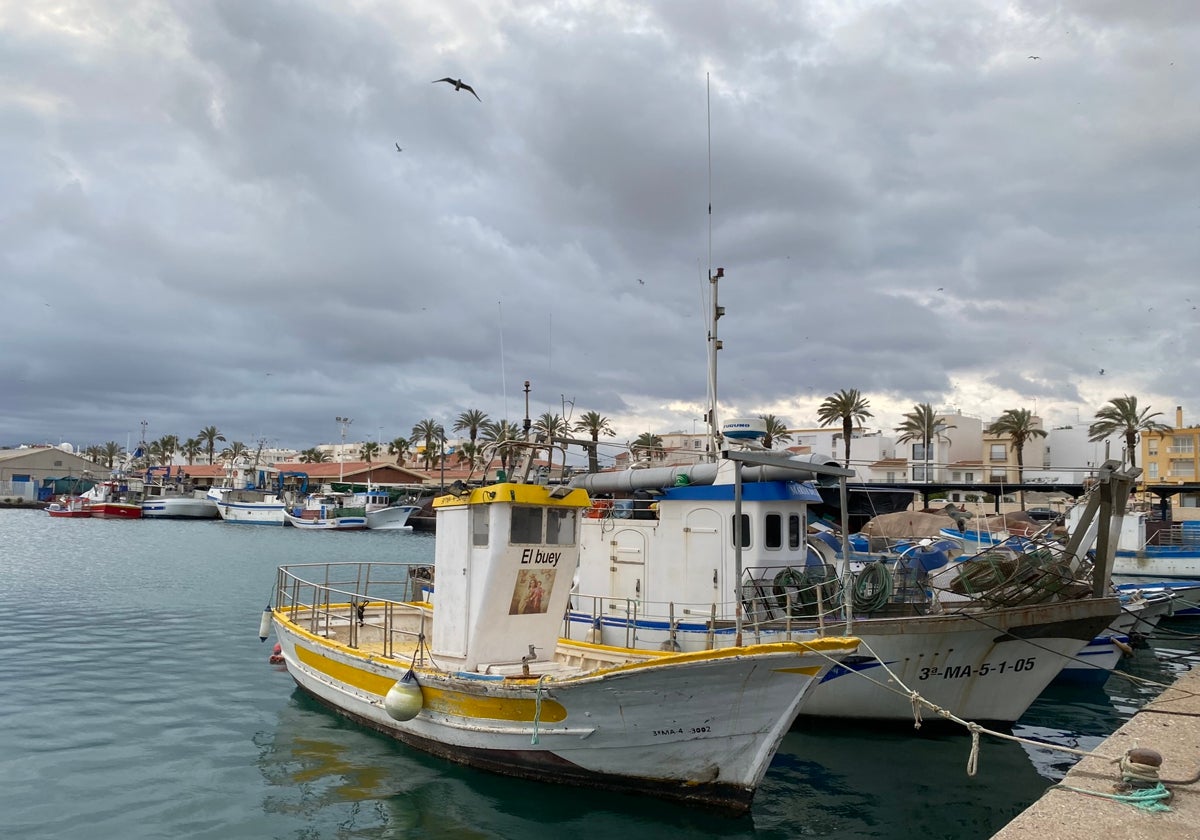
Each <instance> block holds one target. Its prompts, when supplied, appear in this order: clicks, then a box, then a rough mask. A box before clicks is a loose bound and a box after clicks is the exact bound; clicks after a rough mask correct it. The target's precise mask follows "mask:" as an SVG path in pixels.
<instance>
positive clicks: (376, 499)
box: [354, 489, 421, 531]
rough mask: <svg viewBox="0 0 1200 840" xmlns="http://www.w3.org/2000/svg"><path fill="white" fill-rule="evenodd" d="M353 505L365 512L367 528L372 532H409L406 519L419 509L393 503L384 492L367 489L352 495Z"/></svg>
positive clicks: (410, 528)
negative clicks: (359, 506)
mask: <svg viewBox="0 0 1200 840" xmlns="http://www.w3.org/2000/svg"><path fill="white" fill-rule="evenodd" d="M354 501H355V504H361V505H362V507H363V510H364V511H366V516H367V527H368V528H370V529H371V530H373V531H411V530H412V529H413V526H412V525H409V524H408V517H410V516H412V515H413V514H414V513H415V512H417V511H418V510H420V509H421V508H420V507H419V506H417V505H411V504H404V503H393V502H392V496H391V494H390V493H388V492H387V491H386V490H379V489H367V490H365V491H362V492H359V493H355V494H354Z"/></svg>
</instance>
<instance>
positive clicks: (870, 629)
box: [570, 453, 1120, 722]
mask: <svg viewBox="0 0 1200 840" xmlns="http://www.w3.org/2000/svg"><path fill="white" fill-rule="evenodd" d="M727 455H728V459H727V460H725V461H722V462H719V463H718V464H707V465H697V466H696V467H691V468H657V469H656V468H650V469H641V470H630V471H628V472H617V473H598V474H595V475H590V476H583V477H581V478H579V479H576V480H575V481H574V482H573V483H574V484H576V485H578V486H580V487H583V488H585V489H587V490H588V491H589V492H591V493H601V494H602V493H610V492H611V493H621V492H626V493H627V492H629V491H630V490H636V489H643V490H646V491H649V490H650V489H652V488H653V490H654V492H653V494H652V495H651V496H650V498H652V499H653V501H652V502H649V503H646V502H645V500H643V505H644V507H643V508H641V509H640V510H639V509H638V508H637V507H636V505H637V504H638V502H637V501H635V502H634V504H635V509H634V510H633V512H632V513H631V515H630V516H628V517H621V516H614V515H613V514H612V511H613V510H614V509H618V508H616V507H615V505H616V502H615V501H614V502H601V503H600V506H598V507H596V508H594V509H593V510H592V511H589V515H587V516H585V517H584V519H583V523H582V533H581V537H580V546H581V556H580V571H579V581H578V587H577V589H576V596H575V597H574V598H573V599H572V604H573V609H572V610H571V614H570V621H571V627H572V631H571V635H572V637H575V638H588V639H591V640H594V641H597V642H601V643H606V644H625V645H631V646H637V647H645V648H662V647H667V648H676V649H681V650H684V651H698V650H710V649H719V648H720V647H721V646H722V645H727V644H732V643H733V640H734V639H735V638H736V637H737V634H738V632H739V629H738V626H737V625H738V615H739V613H740V614H741V615H742V616H743V617H744V618H743V622H742V625H743V626H742V627H741V630H740V632H741V633H742V635H743V637H744V638H749V639H751V640H753V641H756V642H766V641H773V640H780V639H797V638H810V637H811V636H812V635H813V634H818V633H820V632H829V631H830V630H832V629H835V628H843V629H845V632H853V634H854V635H855V636H858V637H859V638H861V639H862V641H863V647H862V651H861V652H860V653H859V654H858V655H856V656H853V657H849V658H847V660H846V661H844V662H843V663H842V665H841V666H839V667H838V668H835V669H833V670H832V671H831V672H830V674H828V675H827V676H826V677H825V678H824V679H823V681H822V683H821V684H820V685H819V686H817V688H816V689H814V690H813V691H812V692H811V693H810V695H809V696H808V698H806V700H805V702H804V704H803V705H802V707H801V710H800V714H801V715H804V716H813V717H831V718H853V719H875V720H909V721H911V720H912V715H913V707H912V701H911V698H910V697H909V696H908V695H907V693H906V692H904V691H902V690H897V686H896V685H894V684H893V683H892V682H891V680H892V676H891V675H895V677H896V678H898V679H899V680H900V682H901V683H902V684H903V685H904V686H907V687H908V688H909V689H911V690H913V691H917V692H919V693H920V694H921V696H923V697H924V698H926V699H927V700H928V701H929V702H931V703H933V704H936V705H937V706H939V707H941V708H943V709H947V710H949V711H951V712H952V713H954V714H955V715H958V716H959V717H961V718H964V719H970V720H989V721H1003V722H1011V721H1015V720H1016V719H1017V718H1019V717H1020V716H1021V715H1022V714H1023V713H1024V712H1025V710H1026V709H1027V708H1028V707H1029V705H1030V704H1031V703H1032V702H1033V701H1034V700H1035V699H1036V698H1037V696H1038V695H1039V694H1040V693H1041V692H1042V691H1043V690H1044V689H1045V687H1046V686H1047V685H1048V684H1049V683H1050V682H1051V680H1053V679H1054V678H1055V676H1057V674H1058V673H1059V671H1060V670H1061V669H1062V667H1063V666H1064V664H1065V663H1067V662H1068V661H1070V659H1071V658H1072V657H1073V656H1075V654H1077V653H1078V652H1079V651H1080V650H1081V649H1083V647H1084V646H1085V645H1086V644H1087V643H1088V642H1089V641H1090V640H1092V639H1093V638H1094V637H1095V636H1096V635H1097V634H1098V633H1099V632H1101V631H1102V630H1103V629H1104V628H1105V627H1106V626H1107V625H1108V624H1109V622H1110V621H1112V619H1113V618H1114V617H1115V616H1116V615H1117V614H1118V612H1119V610H1120V606H1119V602H1118V601H1117V599H1116V598H1115V597H1100V598H1097V597H1091V596H1090V592H1091V585H1090V583H1086V582H1084V581H1082V580H1076V579H1075V578H1074V577H1073V576H1072V575H1071V573H1070V572H1069V571H1068V570H1067V569H1066V568H1065V567H1064V566H1062V565H1059V564H1053V565H1050V566H1048V567H1047V568H1045V569H1044V570H1041V571H1039V570H1036V569H1030V570H1028V571H1027V572H1023V573H1022V574H1023V575H1024V576H1023V578H1022V586H1021V587H1020V588H1015V589H1014V588H1013V587H1011V586H1010V580H1009V576H1001V577H1000V578H999V579H998V580H997V581H996V583H995V584H994V585H991V586H987V587H982V586H981V587H979V588H978V589H977V591H974V592H971V591H968V590H962V589H960V591H958V592H955V591H953V590H950V589H947V590H946V591H945V592H944V593H943V592H942V591H939V590H938V589H936V588H933V587H929V586H927V581H925V580H924V579H923V578H919V576H918V575H916V574H912V575H907V576H906V575H904V574H898V573H897V572H896V571H895V570H892V569H889V568H888V567H886V566H884V565H883V564H881V563H875V564H871V565H869V566H868V567H865V568H863V569H861V570H860V571H858V572H857V573H856V574H851V573H850V572H849V570H848V568H847V567H846V566H845V565H844V564H840V563H839V560H838V558H837V557H836V556H834V555H833V553H832V552H828V551H827V550H826V548H825V547H824V546H823V544H818V543H815V542H814V543H810V542H809V540H808V538H807V510H806V507H807V503H809V502H815V501H817V500H819V498H820V496H819V495H818V494H817V493H816V491H815V488H814V487H813V486H812V485H811V483H810V482H811V480H812V479H813V478H815V477H818V476H820V475H821V474H822V471H827V470H828V469H830V467H828V466H826V465H822V464H811V463H810V464H805V463H803V462H798V461H796V459H788V458H782V457H780V458H779V459H778V462H777V463H778V466H777V467H774V468H772V467H745V466H742V467H741V470H742V475H741V484H740V487H739V486H737V483H736V481H735V477H736V470H737V468H738V466H739V464H738V459H739V458H740V457H749V456H748V455H746V454H740V453H727ZM758 457H762V458H765V457H766V456H765V455H762V456H758ZM789 461H790V462H792V463H790V464H788V463H787V462H789ZM833 469H840V468H833ZM789 470H790V474H791V475H792V476H793V478H792V479H791V480H789V479H788V478H787V475H788V474H789V473H788V471H789ZM806 471H807V475H806V474H805V473H806ZM681 476H686V483H684V480H683V479H681ZM798 478H799V479H806V480H796V479H798ZM739 497H740V498H739ZM609 505H612V506H609ZM650 505H653V508H651V507H650ZM739 507H740V516H739V515H738V514H736V513H735V511H737V510H738V508H739ZM739 522H740V528H741V535H740V546H741V549H740V551H739V550H738V547H739V540H737V539H735V537H734V530H733V529H734V527H735V525H738V524H739ZM1005 587H1008V588H1007V589H1005ZM734 592H740V593H741V599H740V601H739V600H738V599H736V598H733V597H731V593H734ZM727 593H730V594H727ZM943 595H945V596H946V597H943ZM884 665H886V666H887V667H886V669H885V668H884V667H883V666H884ZM889 671H890V672H891V675H889V673H888V672H889ZM868 677H869V678H870V679H868Z"/></svg>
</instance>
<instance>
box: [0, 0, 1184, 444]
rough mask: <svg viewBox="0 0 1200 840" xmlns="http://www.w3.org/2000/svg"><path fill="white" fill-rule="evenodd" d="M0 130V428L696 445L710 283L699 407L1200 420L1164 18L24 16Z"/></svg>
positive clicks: (1036, 12)
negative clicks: (1112, 410) (544, 435)
mask: <svg viewBox="0 0 1200 840" xmlns="http://www.w3.org/2000/svg"><path fill="white" fill-rule="evenodd" d="M446 76H450V77H454V78H461V79H463V80H464V81H466V82H467V83H468V84H469V85H472V86H473V87H474V88H475V91H476V92H477V94H478V96H479V99H478V100H476V99H475V97H473V96H471V94H469V93H468V92H466V91H456V90H455V89H454V88H453V87H452V86H451V85H448V84H444V83H433V80H435V79H440V78H443V77H446ZM0 124H2V129H3V130H2V131H0V150H2V152H3V154H2V155H0V183H2V184H3V189H0V276H2V278H3V285H2V287H0V301H2V304H0V312H2V313H3V314H2V316H0V318H2V324H3V328H2V329H0V445H16V444H19V443H37V442H51V443H58V442H59V441H62V440H65V441H69V442H72V443H74V444H76V445H79V446H85V445H88V444H92V443H103V442H105V441H108V440H115V441H118V442H120V443H121V444H122V445H125V443H126V442H127V441H128V440H129V439H130V438H132V439H133V440H134V441H136V440H137V438H138V436H139V435H140V434H141V422H142V421H146V424H147V437H148V438H149V439H154V438H157V437H161V436H162V435H165V434H176V435H179V436H180V437H181V438H186V437H190V436H193V435H195V433H196V432H197V431H199V429H200V428H201V427H203V426H208V425H215V426H217V427H218V428H219V429H220V430H221V432H222V433H223V434H225V435H226V436H227V438H228V439H229V440H230V441H233V440H241V441H244V442H247V443H248V444H250V445H253V442H254V441H256V440H259V439H264V440H267V441H268V445H270V444H278V445H280V446H294V447H298V448H305V447H308V446H312V445H315V444H318V443H322V442H331V441H335V440H337V439H338V437H339V434H340V432H339V427H338V424H337V423H336V422H335V420H334V418H335V417H336V416H348V417H351V418H353V421H354V422H353V425H352V426H351V427H350V430H349V432H348V437H349V439H352V440H354V439H358V440H361V439H375V438H376V437H382V439H383V440H384V441H387V440H389V439H391V438H393V437H396V436H399V435H407V434H408V433H409V432H410V430H411V428H412V426H413V424H415V423H417V422H418V421H420V420H423V419H425V418H432V419H436V420H438V421H441V422H444V423H446V424H447V425H449V424H450V423H452V422H453V419H454V418H455V417H456V416H457V415H458V414H459V413H460V412H462V411H464V410H467V409H480V410H483V411H485V412H487V413H488V414H489V415H491V416H492V417H493V418H501V417H506V416H507V417H508V418H510V419H512V420H514V421H517V422H519V421H520V419H521V417H522V416H523V415H524V413H525V395H524V393H523V382H524V381H525V380H529V381H530V383H531V385H530V395H529V410H530V413H531V414H532V415H534V416H535V417H536V416H537V415H539V414H541V413H543V412H546V411H552V412H554V413H557V414H564V415H566V416H568V417H571V418H578V416H579V415H580V414H582V413H583V412H585V411H598V412H600V413H601V414H603V415H605V416H607V417H609V418H610V420H611V422H612V424H613V426H614V428H615V429H616V430H617V433H618V436H617V438H616V440H626V439H632V438H633V437H636V436H637V435H638V434H640V433H641V432H645V431H653V432H656V433H660V434H661V433H665V432H668V431H672V430H677V429H683V430H688V431H690V430H691V429H692V428H693V422H694V421H695V419H696V418H699V417H701V416H702V413H703V411H704V408H705V404H706V401H707V398H708V397H707V387H706V379H707V376H706V349H705V348H706V332H707V326H708V325H707V321H708V312H709V308H710V306H711V303H712V302H711V299H710V297H709V294H710V291H709V290H710V284H709V283H708V281H707V276H708V271H709V269H710V268H716V267H718V266H720V267H723V268H724V269H725V275H726V276H725V279H724V280H723V281H721V283H720V285H719V287H718V294H719V303H720V304H721V305H723V306H724V307H725V308H726V315H725V317H724V318H723V319H721V321H720V322H719V336H720V338H721V340H722V341H723V343H724V349H723V350H722V351H721V352H720V354H719V359H720V372H719V383H718V395H719V405H720V410H719V416H720V417H721V418H722V419H728V418H731V417H737V416H748V415H756V414H761V413H767V412H769V413H772V414H775V415H777V416H779V417H781V418H783V419H784V420H785V421H786V422H787V423H788V424H789V425H791V426H793V427H810V426H813V425H815V423H816V419H815V418H816V407H817V405H818V404H819V403H820V402H821V401H822V399H823V398H824V397H825V396H827V395H829V394H831V393H833V392H835V391H837V390H838V389H841V388H858V389H859V390H861V391H862V392H863V393H864V395H865V396H866V397H867V398H868V399H869V400H870V403H871V408H872V410H873V412H874V413H875V417H876V422H875V424H874V425H875V427H877V428H883V429H888V430H890V429H891V428H893V427H894V426H895V425H897V424H898V423H899V422H901V416H902V415H903V413H904V412H905V411H908V410H910V409H911V407H912V406H913V404H914V403H917V402H930V403H932V404H933V405H934V406H935V407H937V408H939V409H942V408H946V409H960V410H961V411H962V412H963V413H964V414H970V415H974V416H978V417H981V418H983V419H984V421H985V422H986V421H988V420H990V419H992V418H994V417H995V416H996V415H997V414H999V413H1000V412H1002V411H1004V410H1005V409H1008V408H1030V409H1033V410H1035V411H1036V412H1037V413H1038V414H1040V415H1041V416H1043V417H1044V418H1045V419H1046V422H1047V424H1048V425H1062V424H1067V423H1077V422H1084V423H1086V422H1087V421H1088V420H1089V419H1090V418H1091V417H1092V415H1093V414H1094V413H1095V411H1096V409H1097V408H1099V407H1100V406H1102V405H1103V404H1104V403H1105V402H1106V401H1107V400H1108V399H1110V398H1111V397H1114V396H1119V395H1121V394H1126V393H1128V394H1134V395H1136V396H1138V398H1139V400H1140V401H1141V402H1142V403H1143V404H1148V405H1150V406H1151V407H1152V408H1153V409H1154V410H1161V411H1162V412H1163V413H1164V418H1163V419H1166V420H1167V421H1168V422H1173V420H1174V407H1175V406H1176V405H1181V406H1183V408H1184V411H1185V414H1186V418H1185V419H1187V420H1189V421H1192V422H1195V421H1196V420H1200V375H1198V374H1200V366H1198V365H1197V361H1196V360H1197V358H1200V331H1198V327H1197V324H1198V321H1200V318H1198V317H1197V316H1198V314H1200V312H1198V310H1197V309H1196V306H1197V305H1200V283H1197V282H1196V280H1197V266H1198V265H1200V4H1196V3H1193V2H1190V1H1189V0H1179V2H1170V0H1163V2H1156V3H1152V4H1140V3H1131V2H1127V0H1086V2H1085V0H1077V1H1076V0H1060V2H1019V0H1018V1H1017V2H1009V3H997V2H990V1H988V0H912V1H911V2H903V3H900V2H861V1H856V0H828V2H804V3H795V2H779V3H766V2H749V1H746V2H737V3H716V2H695V1H694V0H693V1H692V2H673V3H665V2H660V3H643V2H588V1H587V0H578V1H577V2H564V3H541V2H516V0H514V1H513V2H503V0H487V1H486V2H484V0H478V2H473V3H472V2H456V0H439V2H436V3H434V2H405V3H398V2H372V1H371V0H362V2H352V3H315V2H305V0H300V2H287V3H283V2H274V1H273V0H256V2H245V0H216V2H204V3H194V2H183V0H180V1H179V2H157V0H156V1H155V2H129V0H120V2H115V0H111V1H110V0H75V1H73V0H65V2H53V3H50V2H38V0H32V2H28V3H6V4H4V5H3V6H0ZM397 144H398V145H399V146H400V147H401V148H402V149H403V151H397V149H396V146H397ZM710 196H711V204H712V213H711V217H710V216H709V214H708V211H707V210H708V204H709V200H710ZM700 426H701V428H702V427H703V423H701V424H700Z"/></svg>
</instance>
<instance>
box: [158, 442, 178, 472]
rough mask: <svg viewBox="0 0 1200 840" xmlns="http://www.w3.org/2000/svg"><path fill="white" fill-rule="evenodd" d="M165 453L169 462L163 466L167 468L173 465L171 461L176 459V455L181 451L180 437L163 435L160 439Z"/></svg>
mask: <svg viewBox="0 0 1200 840" xmlns="http://www.w3.org/2000/svg"><path fill="white" fill-rule="evenodd" d="M158 442H159V444H161V446H162V449H163V452H165V453H166V454H167V461H166V463H164V464H163V466H164V467H165V466H166V465H167V464H169V463H171V459H172V458H174V457H175V453H176V452H177V451H178V450H179V435H163V436H162V437H160V438H159V439H158Z"/></svg>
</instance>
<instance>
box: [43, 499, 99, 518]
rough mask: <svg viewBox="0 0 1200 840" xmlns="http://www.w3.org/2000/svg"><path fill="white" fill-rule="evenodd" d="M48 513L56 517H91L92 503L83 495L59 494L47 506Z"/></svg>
mask: <svg viewBox="0 0 1200 840" xmlns="http://www.w3.org/2000/svg"><path fill="white" fill-rule="evenodd" d="M46 513H48V514H50V515H51V516H53V517H55V518H56V519H90V518H91V516H92V503H91V502H90V501H89V500H88V499H86V498H84V497H83V496H59V497H58V498H57V499H55V500H54V501H52V502H51V503H50V504H48V505H47V506H46Z"/></svg>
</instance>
